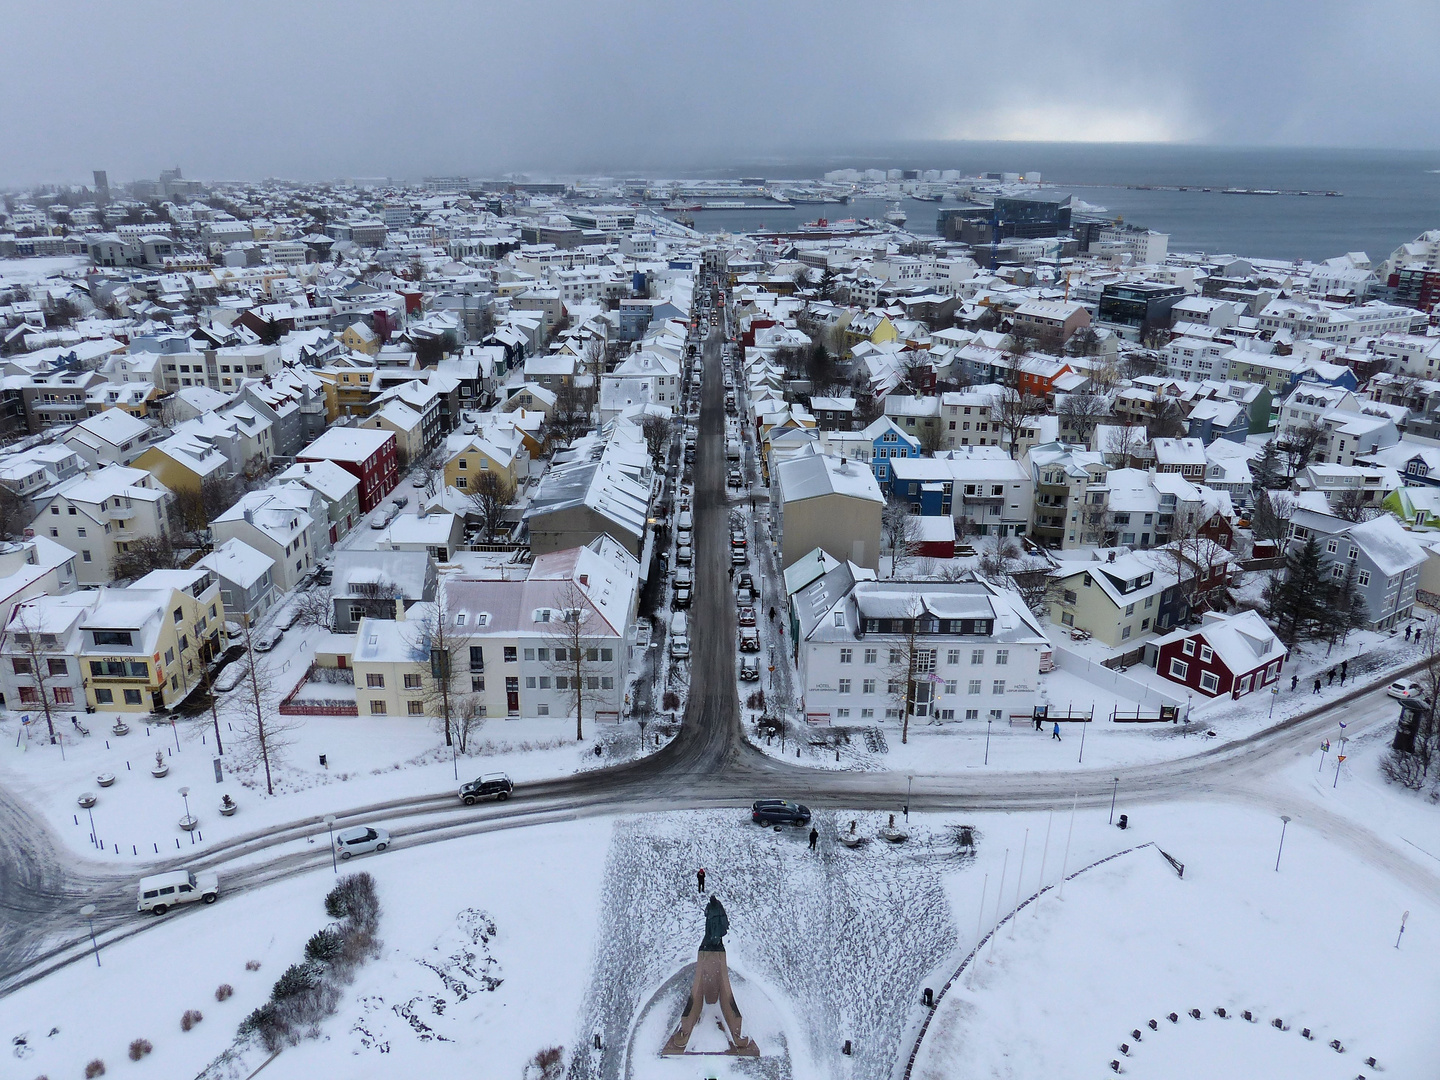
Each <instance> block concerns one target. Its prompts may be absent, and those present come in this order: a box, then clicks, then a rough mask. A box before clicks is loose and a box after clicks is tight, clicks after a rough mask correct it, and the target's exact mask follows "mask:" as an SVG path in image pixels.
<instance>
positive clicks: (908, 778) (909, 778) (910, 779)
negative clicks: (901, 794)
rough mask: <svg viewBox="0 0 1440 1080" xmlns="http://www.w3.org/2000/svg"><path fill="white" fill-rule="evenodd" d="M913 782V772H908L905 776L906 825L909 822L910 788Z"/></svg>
mask: <svg viewBox="0 0 1440 1080" xmlns="http://www.w3.org/2000/svg"><path fill="white" fill-rule="evenodd" d="M914 783H915V776H914V774H909V775H907V776H906V777H905V823H906V824H907V825H908V824H909V823H910V788H911V787H912V785H914Z"/></svg>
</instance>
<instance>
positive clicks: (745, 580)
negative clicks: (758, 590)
mask: <svg viewBox="0 0 1440 1080" xmlns="http://www.w3.org/2000/svg"><path fill="white" fill-rule="evenodd" d="M735 584H736V585H738V586H739V587H740V588H742V589H750V590H752V591H753V590H754V588H755V579H754V578H752V577H751V576H750V571H748V570H747V571H745V573H743V574H736V575H735Z"/></svg>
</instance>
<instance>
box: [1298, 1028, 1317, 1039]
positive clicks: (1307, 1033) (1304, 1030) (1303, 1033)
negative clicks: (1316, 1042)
mask: <svg viewBox="0 0 1440 1080" xmlns="http://www.w3.org/2000/svg"><path fill="white" fill-rule="evenodd" d="M1300 1037H1301V1038H1302V1039H1314V1038H1315V1036H1314V1035H1311V1034H1310V1029H1309V1028H1301V1029H1300Z"/></svg>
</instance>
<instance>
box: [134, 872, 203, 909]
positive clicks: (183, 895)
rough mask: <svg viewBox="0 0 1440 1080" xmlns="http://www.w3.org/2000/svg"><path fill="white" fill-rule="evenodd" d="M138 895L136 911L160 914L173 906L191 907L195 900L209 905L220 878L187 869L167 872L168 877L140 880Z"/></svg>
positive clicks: (163, 875)
mask: <svg viewBox="0 0 1440 1080" xmlns="http://www.w3.org/2000/svg"><path fill="white" fill-rule="evenodd" d="M139 892H140V895H139V899H138V903H137V904H136V906H135V910H136V911H153V912H154V913H155V914H156V915H164V914H165V912H167V911H169V910H170V909H171V908H172V907H174V906H175V905H176V904H192V903H194V902H195V901H196V900H202V901H204V902H205V903H207V904H213V903H214V902H215V898H216V897H218V896H219V895H220V879H219V878H218V877H217V876H216V875H215V874H214V873H213V872H212V871H201V872H200V873H198V874H197V873H194V872H193V871H190V870H171V871H170V872H169V873H168V874H151V875H150V876H149V877H144V878H141V879H140V890H139Z"/></svg>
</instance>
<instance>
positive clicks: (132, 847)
mask: <svg viewBox="0 0 1440 1080" xmlns="http://www.w3.org/2000/svg"><path fill="white" fill-rule="evenodd" d="M130 854H131V855H139V854H140V851H139V849H138V848H136V847H135V845H134V844H131V845H130Z"/></svg>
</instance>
